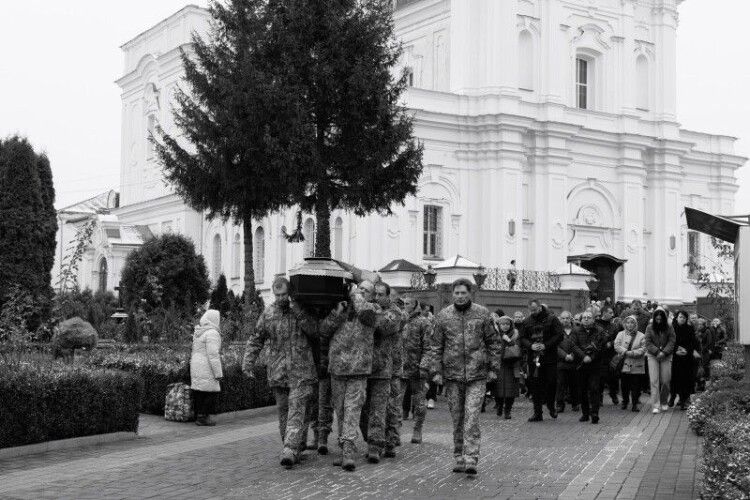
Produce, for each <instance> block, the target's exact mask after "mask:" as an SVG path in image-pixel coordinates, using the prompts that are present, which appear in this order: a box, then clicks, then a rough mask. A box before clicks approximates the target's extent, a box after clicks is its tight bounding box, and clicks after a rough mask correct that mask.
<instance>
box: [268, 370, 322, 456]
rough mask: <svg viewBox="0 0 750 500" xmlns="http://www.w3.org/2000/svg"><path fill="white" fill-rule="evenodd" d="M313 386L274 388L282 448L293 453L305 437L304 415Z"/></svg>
mask: <svg viewBox="0 0 750 500" xmlns="http://www.w3.org/2000/svg"><path fill="white" fill-rule="evenodd" d="M312 392H313V386H312V385H310V384H302V385H298V386H297V387H292V388H289V387H274V388H273V395H274V397H275V398H276V408H277V409H278V410H279V432H280V433H281V440H282V441H283V442H284V448H290V449H291V450H293V451H294V452H295V453H296V452H297V451H298V450H299V449H300V445H301V444H302V439H303V438H304V435H305V414H306V411H307V404H308V401H309V399H310V396H311V395H312Z"/></svg>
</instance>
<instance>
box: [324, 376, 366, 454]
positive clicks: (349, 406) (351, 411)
mask: <svg viewBox="0 0 750 500" xmlns="http://www.w3.org/2000/svg"><path fill="white" fill-rule="evenodd" d="M366 391H367V376H366V375H364V376H360V377H334V376H331V396H332V398H331V399H332V400H333V409H334V411H335V412H336V421H337V424H338V432H339V447H340V448H342V449H343V448H344V444H347V443H348V444H349V445H351V446H354V443H355V442H356V441H357V426H358V425H359V418H360V414H361V412H362V407H363V406H364V404H365V395H366Z"/></svg>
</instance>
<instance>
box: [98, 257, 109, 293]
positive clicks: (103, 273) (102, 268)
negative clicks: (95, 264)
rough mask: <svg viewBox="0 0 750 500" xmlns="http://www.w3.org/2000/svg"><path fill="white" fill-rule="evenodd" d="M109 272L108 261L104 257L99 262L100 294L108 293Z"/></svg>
mask: <svg viewBox="0 0 750 500" xmlns="http://www.w3.org/2000/svg"><path fill="white" fill-rule="evenodd" d="M107 272H108V266H107V259H105V258H104V257H102V259H101V260H100V261H99V291H100V292H106V291H107Z"/></svg>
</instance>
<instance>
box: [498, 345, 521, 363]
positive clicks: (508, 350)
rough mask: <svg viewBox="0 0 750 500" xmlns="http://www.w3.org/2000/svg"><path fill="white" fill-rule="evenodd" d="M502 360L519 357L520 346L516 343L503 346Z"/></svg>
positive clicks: (513, 359) (511, 359) (514, 359)
mask: <svg viewBox="0 0 750 500" xmlns="http://www.w3.org/2000/svg"><path fill="white" fill-rule="evenodd" d="M501 359H502V360H503V361H516V360H518V359H521V346H520V345H518V343H515V344H512V345H508V346H504V347H503V353H502V356H501Z"/></svg>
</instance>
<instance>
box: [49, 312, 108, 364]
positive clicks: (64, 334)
mask: <svg viewBox="0 0 750 500" xmlns="http://www.w3.org/2000/svg"><path fill="white" fill-rule="evenodd" d="M98 337H99V335H98V334H97V333H96V330H94V327H93V326H91V323H88V322H87V321H83V320H82V319H81V318H70V319H66V320H65V321H63V322H62V323H60V324H59V325H57V331H56V332H55V334H54V336H53V337H52V351H53V354H54V356H55V357H56V358H57V357H59V356H61V355H63V354H64V353H69V355H73V353H74V352H75V350H76V349H89V350H91V349H93V348H94V347H96V341H97V339H98Z"/></svg>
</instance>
